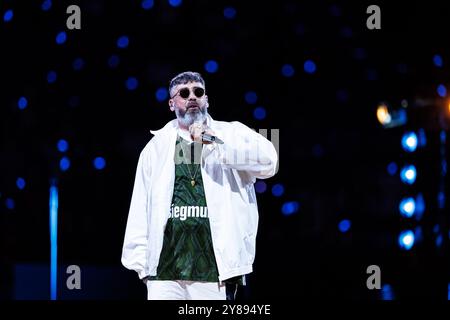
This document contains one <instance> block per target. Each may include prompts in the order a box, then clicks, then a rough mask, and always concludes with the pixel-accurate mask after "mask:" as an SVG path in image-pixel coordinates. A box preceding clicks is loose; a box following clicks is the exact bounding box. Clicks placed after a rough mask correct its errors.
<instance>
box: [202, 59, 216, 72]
mask: <svg viewBox="0 0 450 320" xmlns="http://www.w3.org/2000/svg"><path fill="white" fill-rule="evenodd" d="M218 69H219V64H218V63H217V62H216V61H214V60H209V61H206V63H205V70H206V71H207V72H209V73H215V72H217V70H218Z"/></svg>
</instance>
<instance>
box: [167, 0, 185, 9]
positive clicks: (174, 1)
mask: <svg viewBox="0 0 450 320" xmlns="http://www.w3.org/2000/svg"><path fill="white" fill-rule="evenodd" d="M182 2H183V1H182V0H169V4H170V5H171V6H172V7H179V6H180V5H181V3H182Z"/></svg>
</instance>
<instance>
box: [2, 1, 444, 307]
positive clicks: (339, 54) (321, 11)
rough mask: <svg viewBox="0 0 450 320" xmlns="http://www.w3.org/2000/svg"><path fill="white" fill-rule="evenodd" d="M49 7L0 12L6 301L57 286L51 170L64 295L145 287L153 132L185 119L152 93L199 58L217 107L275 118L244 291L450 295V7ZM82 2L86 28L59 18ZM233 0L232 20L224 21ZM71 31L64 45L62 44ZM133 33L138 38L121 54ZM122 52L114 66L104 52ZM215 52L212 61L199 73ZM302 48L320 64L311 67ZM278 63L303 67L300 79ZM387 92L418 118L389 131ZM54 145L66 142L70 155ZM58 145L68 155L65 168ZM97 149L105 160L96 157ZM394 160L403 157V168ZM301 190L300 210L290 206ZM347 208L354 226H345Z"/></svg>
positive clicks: (247, 119) (240, 117)
mask: <svg viewBox="0 0 450 320" xmlns="http://www.w3.org/2000/svg"><path fill="white" fill-rule="evenodd" d="M42 3H43V2H42V1H34V2H31V1H30V2H28V1H27V2H19V1H1V2H0V11H1V12H2V15H3V14H4V13H5V12H6V11H7V10H10V9H12V10H13V11H14V16H13V19H12V20H11V21H8V22H6V21H5V19H3V20H2V21H1V23H0V30H1V46H0V48H1V49H0V50H1V58H0V61H1V62H0V63H1V71H0V77H1V83H2V85H1V90H0V105H1V108H0V119H1V120H0V121H1V140H0V141H1V144H0V172H1V175H0V177H1V179H0V214H1V215H0V221H1V224H0V252H1V255H0V257H1V260H0V263H1V270H0V272H1V275H0V277H1V279H0V280H1V281H0V289H1V290H0V297H1V298H2V299H48V298H49V280H48V272H49V270H48V266H49V260H50V245H49V244H50V243H49V220H48V219H49V218H48V217H49V210H48V206H49V205H48V204H49V187H50V182H51V181H52V179H56V181H57V184H58V188H59V196H60V197H59V230H58V232H59V234H58V236H59V239H58V241H59V242H58V245H59V247H58V250H59V251H58V252H59V256H58V259H59V265H60V268H61V269H60V271H59V274H58V277H59V288H60V290H59V298H60V299H141V300H142V299H145V297H146V289H145V286H144V285H143V284H142V283H141V282H140V281H138V278H137V276H136V275H135V274H134V273H133V272H131V271H128V270H126V269H125V268H123V267H122V266H121V264H120V256H121V250H122V242H123V236H124V232H125V225H126V219H127V215H128V207H129V203H130V199H131V192H132V187H133V181H134V175H135V169H136V164H137V160H138V156H139V153H140V151H141V150H142V148H143V147H144V146H145V144H146V143H147V142H148V140H149V139H150V138H151V135H150V133H149V130H150V129H158V128H160V127H162V126H163V125H164V124H165V123H166V122H167V121H169V120H171V119H172V118H173V117H174V114H173V113H171V112H170V111H169V109H168V105H167V99H165V100H164V101H158V99H157V98H156V95H155V93H156V91H157V90H158V89H159V88H167V87H168V84H169V81H170V79H171V78H172V77H173V76H175V75H176V74H178V73H180V72H183V71H187V70H192V71H198V72H200V73H201V74H202V75H203V76H204V78H205V81H206V90H207V94H208V96H209V101H210V109H209V111H210V114H211V115H212V117H213V118H215V119H219V120H225V121H234V120H237V121H241V122H243V123H245V124H247V125H248V126H249V127H251V128H255V129H269V130H270V129H279V130H280V146H279V157H280V169H279V172H278V174H277V175H276V176H275V177H273V178H271V179H268V180H266V181H265V183H266V187H267V190H266V191H265V192H261V193H258V204H259V213H260V226H259V233H258V238H257V255H256V260H255V264H254V272H253V273H252V274H251V275H250V277H249V286H248V287H247V288H246V289H245V290H243V291H242V292H241V294H242V296H241V297H242V298H246V299H249V298H250V299H253V298H255V299H268V300H270V299H275V298H280V297H291V298H292V297H294V298H297V297H301V298H314V299H322V298H325V299H350V300H378V299H387V298H388V297H393V298H395V299H408V298H429V299H438V300H447V298H448V295H449V293H448V292H449V289H450V288H449V272H448V267H449V265H448V262H449V261H448V259H449V251H448V240H449V236H450V234H449V228H448V222H449V210H448V204H447V202H445V198H446V196H447V194H448V178H447V176H446V174H445V171H443V170H442V163H443V162H442V161H443V157H442V156H441V154H440V152H441V149H442V150H443V151H445V152H446V153H448V151H449V150H448V149H449V148H448V144H447V143H440V134H441V132H442V131H443V132H447V122H448V118H447V113H448V109H447V105H448V99H447V98H446V97H445V95H444V96H442V97H441V96H440V95H439V94H438V93H437V87H438V85H440V84H443V85H444V86H445V85H447V84H448V82H449V81H448V80H449V78H448V75H449V71H450V63H449V61H450V52H449V51H450V50H449V49H450V45H449V42H448V39H450V37H449V36H450V29H449V28H448V25H447V23H448V22H447V21H448V16H449V13H450V11H449V10H448V8H447V7H446V6H445V4H444V2H442V3H441V4H439V3H438V2H437V1H436V3H432V2H429V1H420V2H411V1H408V2H403V3H402V2H396V4H395V5H394V4H392V3H384V2H378V3H370V2H359V3H358V4H355V3H350V2H342V1H340V2H338V1H314V2H312V1H271V2H261V1H222V0H218V1H216V0H215V1H187V0H186V1H183V2H182V3H181V5H179V6H177V7H173V6H171V5H170V4H169V2H168V1H162V0H159V1H158V0H155V1H154V3H153V7H152V8H150V9H149V10H144V8H142V6H141V3H142V2H141V1H99V0H93V1H70V2H68V1H58V2H56V1H55V2H54V3H52V5H51V7H50V8H49V9H48V10H42V8H41V6H42ZM71 4H77V5H79V6H80V8H81V30H68V29H67V28H66V19H67V17H68V14H66V8H67V6H69V5H71ZM370 4H377V5H379V6H380V8H381V25H382V29H381V30H368V29H367V28H366V19H367V17H368V14H367V13H366V8H367V6H368V5H370ZM227 7H232V8H234V9H235V11H236V15H235V17H234V18H233V19H227V18H226V17H225V16H224V9H225V8H227ZM62 31H65V32H66V35H67V39H66V41H65V42H64V43H62V44H58V43H57V42H56V41H55V39H56V36H57V34H58V33H59V32H62ZM124 35H126V36H127V37H128V39H129V45H128V46H127V47H126V48H120V47H118V46H117V41H118V39H119V37H121V36H124ZM112 55H116V56H117V57H118V58H119V61H120V62H119V63H118V65H117V66H116V67H110V66H109V64H108V61H109V59H110V57H111V56H112ZM435 55H439V56H440V57H441V58H442V60H443V65H442V66H441V67H439V66H436V65H435V64H434V63H433V57H434V56H435ZM78 58H81V59H83V62H84V65H83V67H82V68H81V69H80V70H76V69H75V68H74V67H73V63H74V61H75V60H76V59H78ZM209 60H214V61H216V62H217V63H218V69H217V71H216V72H208V71H207V70H206V69H205V63H206V62H207V61H209ZM306 60H312V61H314V63H315V65H316V70H315V72H313V73H308V72H305V70H304V63H305V61H306ZM285 64H289V65H291V66H292V67H293V68H294V70H295V71H294V74H293V75H292V76H290V77H286V76H284V75H283V73H282V68H283V66H284V65H285ZM51 70H54V71H55V72H56V74H57V79H56V81H55V82H54V83H48V81H47V74H48V72H49V71H51ZM129 77H135V78H136V79H137V80H138V85H137V88H136V89H135V90H128V89H127V87H126V81H127V79H128V78H129ZM248 91H254V92H255V93H256V94H257V101H256V103H255V104H250V103H248V102H247V101H246V99H245V95H246V93H247V92H248ZM20 97H26V98H27V101H28V104H27V107H26V108H25V109H20V108H18V100H19V98H20ZM420 99H425V100H427V101H428V102H427V103H425V104H423V103H420V101H421V100H420ZM402 101H403V104H404V105H405V101H406V102H407V108H404V107H401V104H402ZM381 102H385V103H387V104H388V105H389V106H390V107H392V108H393V109H401V108H403V109H404V110H405V111H406V112H407V114H408V121H407V122H406V123H405V124H404V125H401V126H398V127H395V128H388V129H386V128H383V126H382V125H381V124H380V123H379V122H378V120H377V117H376V110H377V106H378V105H379V103H381ZM256 107H264V108H265V111H266V117H265V118H264V119H256V118H255V117H254V116H253V114H254V110H255V108H256ZM439 119H440V120H439ZM419 128H423V129H424V132H425V134H426V138H427V144H426V145H425V146H424V147H422V148H419V149H418V150H417V151H416V152H414V153H411V154H408V153H406V152H405V151H404V150H403V149H402V147H401V143H400V141H401V137H402V135H403V133H405V132H406V130H417V129H419ZM60 139H65V140H66V141H67V142H68V143H69V149H68V150H67V151H66V152H64V153H61V152H60V151H58V149H57V143H58V141H59V140H60ZM63 156H67V157H68V158H69V159H70V162H71V165H70V168H69V169H68V170H67V171H64V172H63V171H61V170H60V167H59V161H60V159H61V158H62V157H63ZM98 156H101V157H103V158H104V159H105V160H106V167H105V168H104V169H103V170H97V169H96V168H95V167H94V166H93V160H94V158H96V157H98ZM445 157H446V155H445V156H444V158H445ZM391 162H395V163H396V165H397V166H398V168H399V169H398V170H397V171H396V172H395V173H394V174H393V175H390V174H389V173H388V170H387V166H388V164H389V163H391ZM405 163H414V164H415V165H416V167H417V172H418V178H417V181H416V183H415V184H414V185H413V186H407V185H405V184H404V183H402V182H401V180H400V178H399V171H400V169H401V167H402V166H403V165H404V164H405ZM18 177H22V178H23V179H24V180H25V181H26V185H25V188H23V190H21V189H19V188H18V187H17V185H16V181H17V178H18ZM276 184H281V185H282V186H283V187H284V192H283V194H281V195H280V196H274V195H273V194H272V192H271V189H272V187H273V186H274V185H276ZM439 186H441V187H442V188H444V189H443V190H444V203H445V205H444V207H443V208H439V207H438V187H439ZM417 192H422V193H423V195H424V198H425V203H426V210H425V213H424V215H423V219H421V220H420V221H417V220H414V219H406V218H403V217H402V216H401V215H400V213H399V209H398V205H399V202H400V199H401V198H402V197H403V196H405V195H407V194H416V193H417ZM441 197H442V196H441ZM11 201H13V202H14V205H13V206H12V205H11V203H12V202H11ZM290 201H297V203H298V210H297V211H296V212H294V213H292V214H290V215H285V214H283V213H282V210H281V209H282V206H283V204H285V203H286V202H290ZM344 219H347V220H349V221H350V222H351V227H350V229H349V230H348V231H346V232H341V231H340V230H339V227H338V226H339V223H340V222H341V221H342V220H344ZM436 225H437V226H438V227H436ZM418 227H420V228H421V229H420V230H421V232H422V235H423V237H422V239H421V241H419V238H417V239H416V243H415V244H414V246H413V248H412V249H411V250H402V249H401V248H400V247H399V245H398V236H399V234H400V232H401V231H402V230H406V229H413V230H417V229H416V228H418ZM439 236H440V239H441V240H439V241H438V242H437V239H438V237H439ZM73 264H75V265H79V266H80V267H81V269H82V290H80V291H76V292H75V291H72V292H69V291H67V290H66V289H64V286H65V279H66V278H67V274H66V273H65V270H66V269H65V267H66V266H68V265H73ZM369 265H378V266H380V268H381V274H382V285H383V290H368V289H367V287H366V279H367V278H368V276H369V275H368V274H367V273H366V269H367V267H368V266H369Z"/></svg>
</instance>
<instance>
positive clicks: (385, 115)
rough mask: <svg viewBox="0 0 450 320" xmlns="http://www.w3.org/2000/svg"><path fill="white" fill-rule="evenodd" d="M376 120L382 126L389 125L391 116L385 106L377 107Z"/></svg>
mask: <svg viewBox="0 0 450 320" xmlns="http://www.w3.org/2000/svg"><path fill="white" fill-rule="evenodd" d="M377 119H378V121H379V122H380V123H381V124H382V125H386V124H389V123H390V122H391V115H390V114H389V111H388V108H387V106H386V105H384V104H382V105H379V106H378V108H377Z"/></svg>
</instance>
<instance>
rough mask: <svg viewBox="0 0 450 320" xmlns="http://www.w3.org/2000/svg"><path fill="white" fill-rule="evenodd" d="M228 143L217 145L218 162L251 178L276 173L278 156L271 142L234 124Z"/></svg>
mask: <svg viewBox="0 0 450 320" xmlns="http://www.w3.org/2000/svg"><path fill="white" fill-rule="evenodd" d="M227 136H228V138H229V141H225V143H224V144H217V145H216V147H215V152H216V156H217V157H218V159H219V162H220V163H221V164H222V165H224V166H226V167H229V168H232V169H235V170H238V171H245V172H246V173H247V174H249V175H250V176H251V177H253V178H258V179H266V178H270V177H272V176H273V175H275V173H276V172H277V171H278V154H277V151H276V150H275V147H274V145H273V144H272V142H270V141H269V140H267V139H266V138H265V137H263V136H262V135H261V134H259V133H257V132H256V131H254V130H252V129H250V128H249V127H247V126H245V125H244V124H242V123H240V122H234V123H233V126H232V132H231V134H230V135H227Z"/></svg>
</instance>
